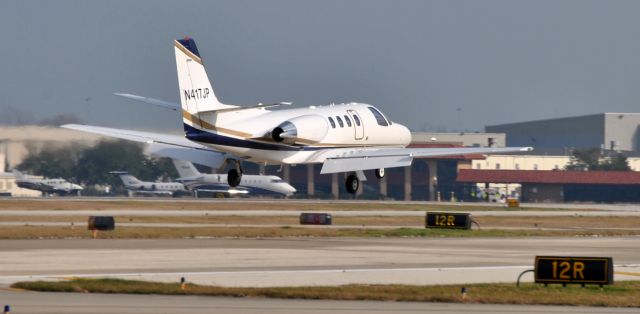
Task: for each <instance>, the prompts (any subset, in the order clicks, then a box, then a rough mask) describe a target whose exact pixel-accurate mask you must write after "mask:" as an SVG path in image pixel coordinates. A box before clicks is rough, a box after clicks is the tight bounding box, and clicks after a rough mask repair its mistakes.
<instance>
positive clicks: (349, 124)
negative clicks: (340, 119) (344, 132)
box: [344, 114, 351, 127]
mask: <svg viewBox="0 0 640 314" xmlns="http://www.w3.org/2000/svg"><path fill="white" fill-rule="evenodd" d="M344 121H345V122H347V126H348V127H351V119H349V116H348V115H346V114H345V115H344Z"/></svg>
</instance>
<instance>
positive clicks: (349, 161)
mask: <svg viewBox="0 0 640 314" xmlns="http://www.w3.org/2000/svg"><path fill="white" fill-rule="evenodd" d="M531 150H533V148H531V147H499V148H494V147H459V148H362V149H342V150H338V151H336V153H335V154H330V155H326V156H325V157H326V159H325V161H324V164H323V165H322V169H321V170H320V173H336V172H350V171H358V170H370V169H378V168H394V167H406V166H410V165H411V162H412V160H413V158H415V157H445V156H455V155H468V154H500V153H516V152H528V151H531Z"/></svg>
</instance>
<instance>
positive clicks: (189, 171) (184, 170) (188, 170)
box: [173, 159, 202, 178]
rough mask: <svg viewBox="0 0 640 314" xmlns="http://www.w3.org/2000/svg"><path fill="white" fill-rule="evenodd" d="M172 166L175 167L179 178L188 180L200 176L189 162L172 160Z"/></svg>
mask: <svg viewBox="0 0 640 314" xmlns="http://www.w3.org/2000/svg"><path fill="white" fill-rule="evenodd" d="M173 165H174V166H175V167H176V170H178V174H179V175H180V177H181V178H190V177H196V176H201V175H202V173H200V171H198V169H196V167H195V166H194V165H193V163H191V162H189V161H185V160H179V159H173Z"/></svg>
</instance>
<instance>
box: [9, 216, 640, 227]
mask: <svg viewBox="0 0 640 314" xmlns="http://www.w3.org/2000/svg"><path fill="white" fill-rule="evenodd" d="M114 218H115V220H116V225H118V224H120V223H183V224H207V223H210V224H238V225H242V224H256V225H259V224H265V225H268V224H286V225H297V224H298V223H299V219H298V216H243V215H228V216H213V215H205V214H204V213H203V214H202V215H200V216H177V217H176V216H128V215H122V216H119V215H116V216H114ZM473 219H474V220H475V221H477V222H478V223H479V224H480V225H481V226H482V228H497V227H498V228H499V227H502V228H507V229H514V228H569V227H570V228H571V229H580V228H600V229H616V228H638V226H640V216H601V217H592V216H478V217H473ZM0 221H2V222H24V223H25V224H28V223H29V222H65V223H68V224H69V225H70V224H71V222H73V223H74V224H75V225H76V226H78V227H79V226H86V223H87V216H45V215H43V216H0ZM333 224H334V225H337V226H339V225H363V226H369V225H373V226H398V228H400V227H406V226H411V227H416V228H421V227H423V226H424V216H419V217H397V216H375V215H371V216H339V215H334V216H333ZM474 228H475V227H474Z"/></svg>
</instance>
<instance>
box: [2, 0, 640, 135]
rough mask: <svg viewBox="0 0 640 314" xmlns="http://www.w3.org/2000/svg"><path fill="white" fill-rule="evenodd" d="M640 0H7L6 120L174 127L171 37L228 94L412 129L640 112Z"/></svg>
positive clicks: (248, 101)
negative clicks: (166, 105) (333, 106)
mask: <svg viewBox="0 0 640 314" xmlns="http://www.w3.org/2000/svg"><path fill="white" fill-rule="evenodd" d="M638 12H640V1H621V0H611V1H609V0H607V1H605V0H603V1H589V0H550V1H549V0H536V1H522V0H500V1H497V0H484V1H475V0H468V1H462V0H442V1H428V0H424V1H409V0H403V1H391V0H389V1H379V0H366V1H350V0H338V1H334V0H322V1H301V0H291V1H283V0H271V1H246V0H245V1H243V0H230V1H182V0H181V1H143V0H139V1H132V0H128V1H115V0H114V1H87V0H74V1H71V0H58V1H31V0H2V1H0V38H2V40H3V43H2V44H1V45H0V122H2V121H3V116H4V120H7V119H8V117H10V116H23V117H25V118H24V119H23V120H25V121H31V120H41V119H46V118H50V117H52V116H56V115H64V114H66V115H68V114H75V115H76V116H77V117H79V118H80V119H82V120H83V121H85V122H86V123H88V124H94V125H102V126H112V127H126V128H133V129H175V128H180V126H181V122H180V119H179V117H178V116H177V115H178V114H177V113H175V112H173V111H168V110H166V109H162V108H156V107H153V106H151V105H148V104H142V103H136V102H132V101H129V100H126V99H121V98H119V97H116V96H113V93H115V92H127V93H133V94H138V95H144V96H149V97H154V98H159V99H163V100H167V101H172V102H178V101H179V99H178V97H179V95H178V86H177V77H176V69H175V57H174V52H173V40H174V39H176V38H182V37H184V36H190V37H192V38H194V39H195V40H196V42H197V45H198V49H199V50H200V54H201V56H202V58H203V60H204V64H205V67H206V68H207V71H208V74H209V78H210V79H211V80H212V84H213V87H214V89H215V92H216V95H217V96H218V98H220V100H221V101H223V102H225V103H230V104H235V105H253V104H256V103H259V102H262V103H269V102H279V101H291V102H293V103H294V106H308V105H322V104H329V103H340V102H351V101H356V102H364V103H369V104H373V105H375V106H377V107H378V108H380V109H381V110H382V111H383V112H385V114H386V115H387V116H388V117H390V118H391V119H392V120H393V121H395V122H398V123H402V124H405V125H407V126H408V127H410V128H411V129H412V130H416V131H421V130H423V131H440V132H443V131H449V132H452V131H455V132H458V131H482V130H483V128H484V126H485V125H493V124H503V123H512V122H519V121H529V120H535V119H547V118H555V117H565V116H574V115H585V114H593V113H600V112H638V111H639V109H640V106H638V105H639V104H640V102H639V100H640V40H639V38H640V19H639V18H638V16H637V15H638Z"/></svg>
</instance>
